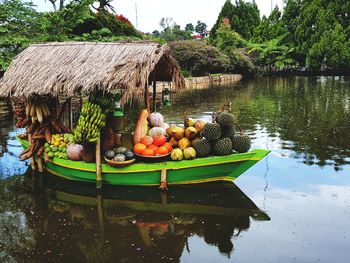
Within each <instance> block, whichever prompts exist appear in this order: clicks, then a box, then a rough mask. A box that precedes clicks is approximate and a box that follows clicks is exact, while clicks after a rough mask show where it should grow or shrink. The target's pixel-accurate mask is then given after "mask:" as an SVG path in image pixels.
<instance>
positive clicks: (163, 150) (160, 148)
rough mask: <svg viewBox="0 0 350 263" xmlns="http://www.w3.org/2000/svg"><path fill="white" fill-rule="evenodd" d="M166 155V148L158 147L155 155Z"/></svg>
mask: <svg viewBox="0 0 350 263" xmlns="http://www.w3.org/2000/svg"><path fill="white" fill-rule="evenodd" d="M167 153H168V148H167V147H165V146H160V147H159V149H158V151H156V155H164V154H167Z"/></svg>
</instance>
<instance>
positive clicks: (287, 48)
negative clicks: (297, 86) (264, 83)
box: [211, 0, 350, 71]
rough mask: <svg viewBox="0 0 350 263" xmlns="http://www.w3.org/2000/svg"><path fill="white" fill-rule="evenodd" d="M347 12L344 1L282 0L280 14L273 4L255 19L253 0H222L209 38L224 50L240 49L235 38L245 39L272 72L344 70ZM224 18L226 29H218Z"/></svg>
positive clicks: (349, 32)
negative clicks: (303, 68)
mask: <svg viewBox="0 0 350 263" xmlns="http://www.w3.org/2000/svg"><path fill="white" fill-rule="evenodd" d="M349 10H350V1H342V0H334V1H326V0H285V7H284V10H283V11H282V12H281V11H280V10H279V9H278V8H277V7H276V8H275V9H274V10H273V11H272V12H271V14H270V16H269V17H265V16H264V17H263V18H262V19H261V20H259V18H258V16H259V10H258V9H257V7H256V4H255V2H254V1H253V2H250V3H248V2H245V1H243V0H236V2H235V4H232V3H231V1H230V0H227V1H226V2H225V4H224V6H223V8H222V10H221V12H220V14H219V16H218V19H217V22H216V24H215V25H214V27H213V28H212V31H211V42H212V43H213V44H215V45H216V46H217V47H218V48H219V49H220V50H224V49H226V51H225V53H226V54H228V53H230V52H231V53H232V52H233V49H232V50H231V51H228V50H230V49H231V47H236V48H241V47H244V44H243V45H242V44H241V43H244V41H241V40H240V38H239V37H238V36H241V38H242V39H243V40H244V39H245V40H247V41H248V43H249V44H248V48H250V49H251V50H250V51H249V54H252V55H254V62H255V63H256V64H257V65H259V66H262V67H265V66H268V67H269V68H271V69H274V70H275V69H279V70H283V69H287V68H290V67H296V66H299V67H303V66H306V67H308V68H310V69H313V70H316V71H319V70H327V69H331V70H341V71H346V70H350V63H349V62H348V61H349V52H350V51H349V39H350V19H349ZM282 14H283V15H282ZM224 18H227V19H226V20H225V21H224V22H225V23H226V24H227V23H230V29H231V32H230V30H228V28H227V27H226V28H224V29H225V30H222V28H221V29H220V24H221V23H223V20H224ZM237 33H238V34H239V35H237Z"/></svg>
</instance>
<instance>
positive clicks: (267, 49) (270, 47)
mask: <svg viewBox="0 0 350 263" xmlns="http://www.w3.org/2000/svg"><path fill="white" fill-rule="evenodd" d="M286 36H287V33H285V34H284V35H281V36H279V37H277V38H274V39H271V40H269V41H266V42H263V43H261V44H256V43H249V44H248V46H249V48H250V53H255V54H257V56H258V63H259V64H260V65H264V66H272V67H275V68H277V69H280V70H283V69H287V68H290V67H294V66H296V65H297V62H296V61H295V60H294V59H293V58H292V57H291V54H292V53H293V51H294V48H289V47H288V46H285V45H283V44H281V42H282V41H283V39H284V38H285V37H286Z"/></svg>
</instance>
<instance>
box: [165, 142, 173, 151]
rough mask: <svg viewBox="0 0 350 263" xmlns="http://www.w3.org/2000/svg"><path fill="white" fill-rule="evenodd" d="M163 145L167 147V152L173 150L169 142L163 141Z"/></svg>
mask: <svg viewBox="0 0 350 263" xmlns="http://www.w3.org/2000/svg"><path fill="white" fill-rule="evenodd" d="M163 146H164V147H166V148H167V149H168V153H169V152H171V151H172V150H173V146H172V145H171V144H170V143H168V142H166V143H164V145H163Z"/></svg>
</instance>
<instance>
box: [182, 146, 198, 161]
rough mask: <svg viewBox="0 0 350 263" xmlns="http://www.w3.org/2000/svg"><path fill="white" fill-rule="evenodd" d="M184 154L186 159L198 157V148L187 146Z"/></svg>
mask: <svg viewBox="0 0 350 263" xmlns="http://www.w3.org/2000/svg"><path fill="white" fill-rule="evenodd" d="M183 154H184V158H185V160H192V159H194V158H196V150H195V149H193V148H192V147H187V148H186V149H185V150H184V152H183Z"/></svg>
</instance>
